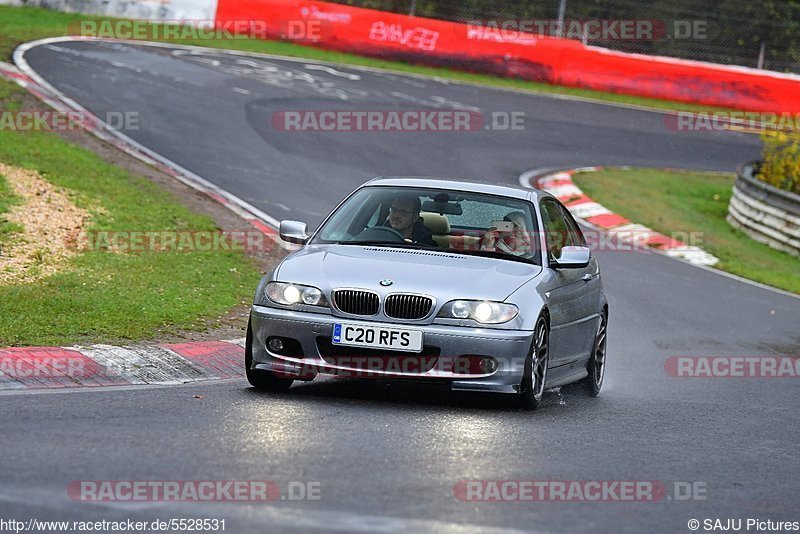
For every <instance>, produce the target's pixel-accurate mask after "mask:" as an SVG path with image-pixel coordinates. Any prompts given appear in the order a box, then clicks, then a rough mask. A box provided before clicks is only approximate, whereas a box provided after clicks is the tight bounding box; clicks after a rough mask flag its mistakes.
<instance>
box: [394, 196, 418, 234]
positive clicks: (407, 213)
mask: <svg viewBox="0 0 800 534" xmlns="http://www.w3.org/2000/svg"><path fill="white" fill-rule="evenodd" d="M417 217H419V215H418V214H417V212H416V211H414V205H413V204H412V203H411V202H404V201H402V200H399V201H394V202H392V207H391V208H389V226H391V227H392V228H394V229H395V230H397V231H398V232H400V233H401V234H403V235H404V236H406V237H411V230H412V229H413V228H414V223H415V222H417Z"/></svg>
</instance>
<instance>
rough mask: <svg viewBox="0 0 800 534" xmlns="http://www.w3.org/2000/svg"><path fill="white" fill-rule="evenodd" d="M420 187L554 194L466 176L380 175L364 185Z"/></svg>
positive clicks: (529, 197)
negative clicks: (466, 177) (465, 177)
mask: <svg viewBox="0 0 800 534" xmlns="http://www.w3.org/2000/svg"><path fill="white" fill-rule="evenodd" d="M368 185H369V186H373V185H381V186H395V187H418V188H421V189H455V190H457V191H464V192H469V193H486V194H489V195H499V196H504V197H510V198H518V199H523V200H532V199H533V198H541V197H544V196H548V197H549V196H552V195H550V194H549V193H547V192H545V191H542V190H540V189H533V188H531V189H524V188H522V187H515V186H511V185H501V184H495V183H491V182H487V181H482V180H471V179H464V178H446V177H438V176H378V177H377V178H373V179H372V180H370V181H368V182H366V183H365V184H364V185H363V186H362V187H364V186H368Z"/></svg>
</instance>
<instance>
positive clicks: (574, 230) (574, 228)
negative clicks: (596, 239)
mask: <svg viewBox="0 0 800 534" xmlns="http://www.w3.org/2000/svg"><path fill="white" fill-rule="evenodd" d="M558 209H559V211H561V215H562V216H563V217H564V221H565V222H566V224H567V232H568V233H569V236H568V240H567V241H568V243H567V244H568V245H569V246H571V247H585V246H586V239H585V238H584V237H583V232H581V229H580V227H579V226H578V223H576V222H575V219H574V218H573V217H572V214H571V213H570V212H569V210H568V209H567V208H566V207H565V206H564V205H563V204H558Z"/></svg>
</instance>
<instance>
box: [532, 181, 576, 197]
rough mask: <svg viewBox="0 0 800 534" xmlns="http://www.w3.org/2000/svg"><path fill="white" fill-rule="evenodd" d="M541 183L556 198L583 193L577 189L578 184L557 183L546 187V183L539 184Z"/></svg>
mask: <svg viewBox="0 0 800 534" xmlns="http://www.w3.org/2000/svg"><path fill="white" fill-rule="evenodd" d="M540 185H542V186H543V187H544V188H545V189H546V190H547V192H548V193H550V194H551V195H553V196H554V197H556V198H559V199H560V198H570V197H579V196H581V195H582V194H583V191H581V190H580V189H578V186H576V185H574V184H570V185H557V186H554V187H548V185H547V184H540Z"/></svg>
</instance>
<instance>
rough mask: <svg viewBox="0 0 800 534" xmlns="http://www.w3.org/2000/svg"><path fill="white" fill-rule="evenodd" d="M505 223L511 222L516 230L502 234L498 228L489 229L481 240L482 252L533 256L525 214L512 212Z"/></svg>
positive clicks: (505, 218)
mask: <svg viewBox="0 0 800 534" xmlns="http://www.w3.org/2000/svg"><path fill="white" fill-rule="evenodd" d="M503 220H504V221H507V222H510V223H512V224H513V225H514V228H513V229H512V230H511V231H510V232H500V231H499V230H498V229H497V228H494V227H492V228H489V230H487V231H486V233H485V234H483V237H482V238H481V250H490V251H494V252H505V253H506V254H512V255H514V256H531V255H532V254H533V247H531V236H530V232H528V230H527V227H526V224H525V221H526V217H525V214H524V213H522V212H521V211H512V212H511V213H509V214H508V215H506V216H505V217H503Z"/></svg>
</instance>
